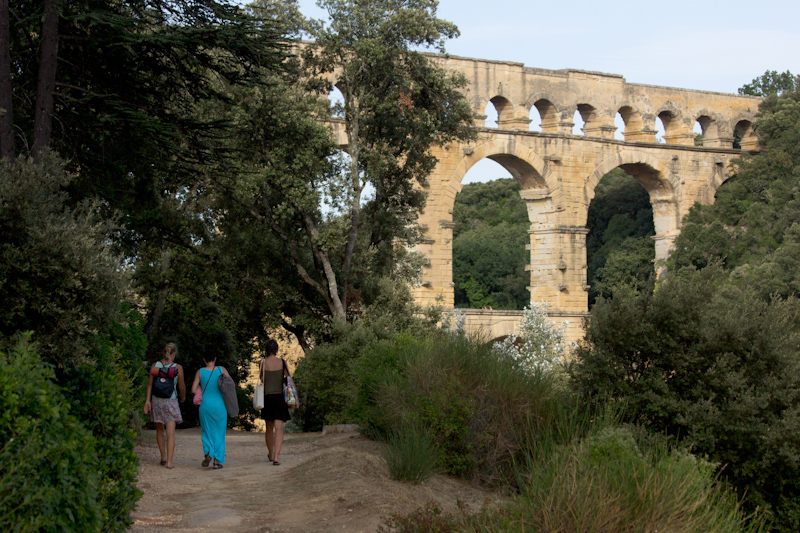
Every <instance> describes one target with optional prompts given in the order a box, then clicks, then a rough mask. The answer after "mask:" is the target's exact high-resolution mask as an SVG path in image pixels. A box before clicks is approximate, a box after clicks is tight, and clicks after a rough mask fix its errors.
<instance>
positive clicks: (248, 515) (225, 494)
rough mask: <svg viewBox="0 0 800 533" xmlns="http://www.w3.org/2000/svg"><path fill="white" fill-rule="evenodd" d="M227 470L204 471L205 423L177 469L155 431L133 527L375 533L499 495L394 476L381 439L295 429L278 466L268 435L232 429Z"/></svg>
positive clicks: (179, 440)
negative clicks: (392, 518) (428, 507)
mask: <svg viewBox="0 0 800 533" xmlns="http://www.w3.org/2000/svg"><path fill="white" fill-rule="evenodd" d="M226 447H227V452H226V453H227V457H226V463H225V467H224V468H222V469H219V470H212V469H211V468H203V467H202V466H201V464H200V463H201V461H202V459H203V451H202V443H201V440H200V429H199V428H197V429H186V430H178V432H177V437H176V449H175V461H174V462H175V468H174V469H172V470H168V469H166V468H164V467H163V466H160V465H159V460H160V454H159V452H158V446H157V445H156V440H155V432H154V431H146V432H145V433H144V434H143V436H142V438H141V439H140V441H139V444H138V446H137V453H138V455H139V459H140V463H141V464H140V466H139V482H138V486H139V488H140V489H141V490H142V492H143V493H144V496H143V497H142V499H141V500H140V501H139V504H138V507H137V509H136V511H135V512H134V513H133V519H134V524H133V527H132V529H131V531H132V532H134V533H151V532H161V531H164V532H166V531H170V532H176V531H177V532H189V531H192V532H194V531H198V532H199V531H228V532H256V531H270V532H284V531H285V532H321V531H348V532H350V531H352V532H360V531H364V532H374V531H376V530H377V529H378V526H380V525H381V524H384V519H385V518H386V517H387V516H389V515H390V514H392V513H407V512H409V511H412V510H414V509H416V508H418V507H421V506H423V505H425V504H426V503H428V502H429V501H434V502H436V503H438V504H439V506H440V507H441V508H443V509H448V510H450V509H453V508H455V506H456V501H461V502H464V503H466V504H468V505H469V506H470V507H471V508H473V509H476V510H477V509H479V508H480V507H481V506H482V505H483V504H484V502H485V501H486V500H487V499H489V500H490V501H491V500H494V499H496V498H497V495H495V494H492V493H490V492H487V491H485V490H482V489H480V488H477V487H474V486H472V485H470V484H468V483H464V482H461V481H457V480H454V479H451V478H448V477H445V476H434V477H433V478H431V479H430V480H429V481H428V482H427V483H425V484H422V485H411V484H407V483H402V482H398V481H393V480H392V479H390V478H389V472H388V470H387V468H386V465H385V463H384V462H383V460H382V458H381V455H380V448H379V445H378V444H377V443H375V442H373V441H370V440H369V439H367V438H365V437H362V436H361V435H359V434H358V433H335V434H330V435H322V434H320V433H303V434H292V435H287V438H286V441H285V443H284V448H283V450H282V452H281V456H280V460H281V463H282V464H281V465H280V466H273V465H272V463H271V462H269V461H268V459H267V449H266V446H265V445H264V434H263V433H248V432H242V431H230V430H229V431H228V435H227V440H226Z"/></svg>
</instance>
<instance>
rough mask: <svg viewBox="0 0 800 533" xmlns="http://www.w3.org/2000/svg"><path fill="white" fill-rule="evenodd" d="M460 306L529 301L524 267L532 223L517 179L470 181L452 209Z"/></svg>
mask: <svg viewBox="0 0 800 533" xmlns="http://www.w3.org/2000/svg"><path fill="white" fill-rule="evenodd" d="M453 221H454V222H455V228H454V229H453V281H454V282H455V305H456V307H462V308H478V309H480V308H483V307H492V308H493V309H522V308H523V307H525V306H526V305H528V304H529V303H530V293H529V292H528V285H529V284H530V274H529V273H528V272H527V271H526V270H525V265H526V264H528V261H529V257H530V255H529V252H528V251H527V250H526V249H525V245H526V244H527V243H528V242H530V241H529V237H528V229H529V228H530V222H529V220H528V212H527V209H526V208H525V202H524V201H523V200H522V198H521V197H520V195H519V185H517V182H516V181H515V180H514V179H513V178H503V179H498V180H494V181H490V182H487V183H469V184H467V185H464V188H463V189H462V190H461V192H460V193H459V194H458V196H456V202H455V206H454V207H453Z"/></svg>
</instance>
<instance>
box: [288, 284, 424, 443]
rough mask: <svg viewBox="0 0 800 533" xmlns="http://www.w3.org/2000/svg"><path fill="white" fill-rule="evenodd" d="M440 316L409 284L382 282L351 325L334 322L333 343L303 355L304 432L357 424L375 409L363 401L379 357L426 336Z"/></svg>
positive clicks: (298, 379)
mask: <svg viewBox="0 0 800 533" xmlns="http://www.w3.org/2000/svg"><path fill="white" fill-rule="evenodd" d="M439 319H440V313H439V312H438V310H436V309H420V308H419V307H418V306H415V305H414V304H413V301H412V297H411V293H410V291H409V290H408V287H406V286H404V285H402V284H400V285H398V284H394V283H393V282H391V280H383V282H382V283H381V288H380V292H379V295H378V297H377V298H376V300H375V302H374V303H373V304H372V305H370V306H368V307H366V308H365V310H364V313H363V314H362V315H361V317H359V318H358V319H357V320H354V321H353V322H352V323H351V324H334V327H333V331H332V332H331V341H330V342H328V343H324V344H320V345H318V346H315V347H314V348H313V349H312V350H310V351H309V352H308V353H307V354H306V355H305V357H304V358H303V359H301V361H300V364H299V365H298V367H297V369H296V371H295V374H294V376H293V377H294V380H295V382H296V383H297V387H298V390H299V393H300V395H301V401H300V409H299V413H298V414H299V418H300V419H302V425H303V429H304V430H305V431H318V430H320V429H321V428H322V426H323V424H341V423H347V422H357V421H359V420H362V419H363V418H364V417H367V416H369V414H368V413H367V411H370V410H371V409H372V407H371V406H370V405H368V403H367V402H363V401H361V400H360V398H362V397H363V396H364V395H371V390H372V388H373V386H374V383H375V379H376V377H377V375H378V374H380V368H379V366H380V365H381V364H382V363H381V362H380V361H381V358H382V357H384V356H385V357H387V358H388V360H387V363H386V364H387V365H388V366H389V367H391V366H392V364H393V363H391V362H390V361H391V358H392V356H391V354H393V353H395V352H396V350H397V346H398V344H402V343H403V342H407V341H410V340H411V339H413V338H414V337H421V336H424V335H425V334H426V333H427V332H429V331H430V330H432V329H433V328H434V325H435V324H436V322H438V320H439Z"/></svg>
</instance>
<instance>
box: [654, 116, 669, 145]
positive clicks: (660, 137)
mask: <svg viewBox="0 0 800 533" xmlns="http://www.w3.org/2000/svg"><path fill="white" fill-rule="evenodd" d="M666 134H667V128H666V126H664V121H663V120H661V117H660V116H658V117H656V142H657V143H661V144H665V143H666V142H667V141H666V140H665V139H664V136H665V135H666Z"/></svg>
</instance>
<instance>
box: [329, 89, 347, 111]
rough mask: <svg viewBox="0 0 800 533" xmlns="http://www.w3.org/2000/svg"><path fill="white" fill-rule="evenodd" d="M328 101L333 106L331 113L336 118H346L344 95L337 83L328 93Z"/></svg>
mask: <svg viewBox="0 0 800 533" xmlns="http://www.w3.org/2000/svg"><path fill="white" fill-rule="evenodd" d="M328 103H329V104H330V106H331V115H332V116H333V117H334V118H344V95H343V94H342V91H341V90H340V89H339V88H338V87H337V86H335V85H334V86H333V88H332V89H331V90H330V92H329V93H328Z"/></svg>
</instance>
